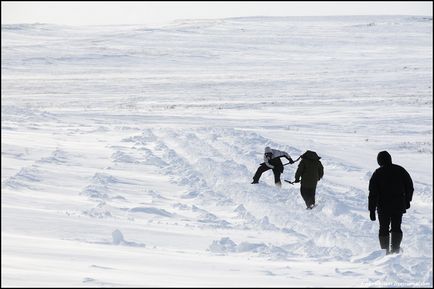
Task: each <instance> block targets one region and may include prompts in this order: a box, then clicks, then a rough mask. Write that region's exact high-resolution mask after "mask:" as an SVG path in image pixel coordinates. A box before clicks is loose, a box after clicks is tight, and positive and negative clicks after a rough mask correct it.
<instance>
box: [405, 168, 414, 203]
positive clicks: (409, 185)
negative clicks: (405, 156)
mask: <svg viewBox="0 0 434 289" xmlns="http://www.w3.org/2000/svg"><path fill="white" fill-rule="evenodd" d="M403 172H404V185H405V201H406V209H409V208H410V202H411V201H412V199H413V191H414V187H413V180H412V179H411V177H410V174H409V173H408V172H407V171H406V170H405V169H403Z"/></svg>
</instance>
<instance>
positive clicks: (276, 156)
mask: <svg viewBox="0 0 434 289" xmlns="http://www.w3.org/2000/svg"><path fill="white" fill-rule="evenodd" d="M281 157H285V158H286V159H287V160H288V161H289V163H290V164H292V163H294V161H293V160H292V158H291V156H290V155H289V154H288V153H287V152H284V151H279V150H275V149H271V148H270V147H266V148H265V152H264V162H263V163H261V164H260V165H259V168H258V169H257V170H256V173H255V175H254V176H253V182H252V184H257V183H258V182H259V178H260V177H261V175H262V173H263V172H266V171H268V170H270V169H271V170H273V174H274V183H275V184H276V186H277V187H281V186H282V183H281V182H280V175H281V174H282V173H283V164H282V161H281V160H280V158H281Z"/></svg>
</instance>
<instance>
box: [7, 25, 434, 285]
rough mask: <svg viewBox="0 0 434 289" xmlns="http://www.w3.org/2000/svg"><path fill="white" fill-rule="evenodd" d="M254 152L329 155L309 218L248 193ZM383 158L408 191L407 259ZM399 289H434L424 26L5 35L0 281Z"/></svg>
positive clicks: (41, 30) (428, 34)
mask: <svg viewBox="0 0 434 289" xmlns="http://www.w3.org/2000/svg"><path fill="white" fill-rule="evenodd" d="M372 23H374V24H372ZM397 32H399V35H396V33H397ZM240 33H241V34H240ZM238 35H243V36H242V37H238ZM324 37H328V38H327V41H325V40H324V39H322V38H324ZM321 39H322V40H321ZM378 39H383V42H380V43H379V42H378V41H377V40H378ZM408 39H412V40H413V41H411V42H409V41H408ZM356 47H357V49H356ZM54 48H56V49H54ZM336 49H338V50H340V51H336ZM265 146H270V147H273V148H277V149H280V150H285V151H287V152H288V153H289V154H290V155H291V156H292V157H293V158H294V159H295V158H297V157H298V156H299V155H300V154H301V153H302V152H304V151H305V150H307V149H311V150H315V151H317V152H318V154H319V155H320V156H321V157H322V162H323V165H324V168H325V177H324V179H323V180H321V182H320V183H319V186H318V189H317V203H318V206H317V207H316V208H315V209H314V210H312V211H308V210H305V206H304V202H303V201H302V198H301V196H300V193H299V185H297V184H296V185H290V184H288V183H284V184H283V188H282V189H278V188H276V187H275V186H274V184H273V177H272V173H271V172H266V173H264V174H263V176H262V178H261V180H260V183H259V184H258V185H251V184H250V182H251V180H252V176H253V174H254V173H255V171H256V169H257V166H258V165H259V164H260V163H261V162H262V153H263V150H264V147H265ZM381 150H388V151H389V152H390V153H391V155H392V158H393V160H394V161H395V162H396V163H398V164H400V165H403V166H404V167H405V168H406V169H407V170H408V171H409V172H410V174H411V175H412V177H413V180H414V184H415V195H414V198H413V202H412V206H411V208H410V210H409V211H408V213H407V214H405V215H404V218H403V226H402V227H403V232H404V240H403V243H402V247H403V249H404V253H403V254H400V255H393V256H384V252H383V251H381V250H379V244H378V240H377V233H378V222H371V221H370V220H369V212H368V211H367V197H368V192H367V186H368V182H369V178H370V176H371V174H372V172H373V171H374V170H375V169H376V167H377V164H376V155H377V153H378V152H379V151H381ZM296 167H297V164H294V165H288V166H285V172H284V174H283V175H282V178H285V179H289V180H292V179H293V177H294V173H295V170H296ZM222 276H223V277H222ZM400 284H401V285H406V286H426V287H430V286H431V287H432V19H431V18H429V19H428V18H422V17H419V18H418V17H378V18H375V17H374V18H364V17H358V18H355V19H353V18H345V17H343V18H304V19H293V18H247V19H227V20H221V21H220V20H219V21H203V22H182V23H178V24H177V25H172V26H168V27H163V28H158V29H157V28H156V29H150V28H149V29H148V28H143V27H139V26H125V27H92V28H91V29H89V28H86V29H84V28H71V27H57V26H50V25H28V26H25V25H22V26H19V25H12V26H10V25H3V26H2V285H4V286H397V285H400Z"/></svg>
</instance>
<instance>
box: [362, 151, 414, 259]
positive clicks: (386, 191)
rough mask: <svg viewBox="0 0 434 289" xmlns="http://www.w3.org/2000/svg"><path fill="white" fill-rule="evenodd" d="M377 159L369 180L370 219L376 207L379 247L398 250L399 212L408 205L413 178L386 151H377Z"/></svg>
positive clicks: (399, 240)
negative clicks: (377, 166)
mask: <svg viewBox="0 0 434 289" xmlns="http://www.w3.org/2000/svg"><path fill="white" fill-rule="evenodd" d="M377 162H378V165H379V166H380V167H379V168H378V169H377V170H376V171H375V172H374V173H373V174H372V177H371V179H370V180H369V197H368V202H369V205H368V209H369V212H370V219H371V220H372V221H375V219H376V218H375V211H377V213H378V221H379V223H380V229H379V232H378V238H379V241H380V247H381V248H382V249H386V253H387V254H389V253H399V251H400V245H401V241H402V236H403V234H402V230H401V223H402V215H403V214H404V213H406V211H407V209H409V208H410V202H411V200H412V198H413V191H414V188H413V181H412V179H411V177H410V175H409V173H408V172H407V171H406V170H405V169H404V168H403V167H401V166H398V165H396V164H393V163H392V157H391V156H390V154H389V153H388V152H387V151H382V152H379V153H378V156H377ZM389 227H391V228H389ZM389 229H390V230H389ZM389 243H390V244H389Z"/></svg>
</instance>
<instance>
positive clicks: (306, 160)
mask: <svg viewBox="0 0 434 289" xmlns="http://www.w3.org/2000/svg"><path fill="white" fill-rule="evenodd" d="M300 158H301V161H300V163H299V164H298V168H297V171H296V172H295V181H294V183H298V182H300V178H301V186H300V193H301V196H302V198H303V200H304V202H305V203H306V209H312V208H313V207H314V206H315V191H316V185H317V183H318V181H319V180H320V179H321V178H322V177H323V175H324V167H323V165H322V163H321V161H320V159H321V158H320V157H319V156H318V155H317V154H316V152H314V151H309V150H308V151H306V152H305V153H304V154H302V155H301V156H300Z"/></svg>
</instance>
